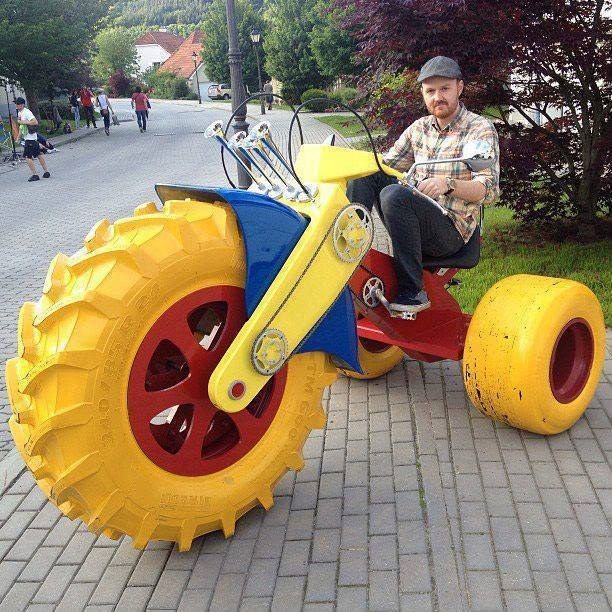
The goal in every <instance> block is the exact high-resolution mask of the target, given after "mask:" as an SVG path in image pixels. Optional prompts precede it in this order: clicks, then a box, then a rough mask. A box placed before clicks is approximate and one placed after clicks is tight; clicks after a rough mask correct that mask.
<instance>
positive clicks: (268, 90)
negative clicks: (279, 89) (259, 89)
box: [263, 79, 274, 110]
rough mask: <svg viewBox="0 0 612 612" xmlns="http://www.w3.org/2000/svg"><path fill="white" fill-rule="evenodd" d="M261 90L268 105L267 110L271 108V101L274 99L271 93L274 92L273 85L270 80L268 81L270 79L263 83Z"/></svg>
mask: <svg viewBox="0 0 612 612" xmlns="http://www.w3.org/2000/svg"><path fill="white" fill-rule="evenodd" d="M263 90H264V92H265V94H266V104H267V105H268V110H272V102H273V101H274V96H273V95H272V94H273V93H274V87H272V81H270V79H268V80H267V81H266V82H265V83H264V87H263Z"/></svg>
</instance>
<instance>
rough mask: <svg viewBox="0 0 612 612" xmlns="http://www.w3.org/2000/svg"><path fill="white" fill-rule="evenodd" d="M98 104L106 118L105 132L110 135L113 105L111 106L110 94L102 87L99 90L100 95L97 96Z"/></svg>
mask: <svg viewBox="0 0 612 612" xmlns="http://www.w3.org/2000/svg"><path fill="white" fill-rule="evenodd" d="M96 106H99V107H100V114H101V115H102V119H103V120H104V132H105V133H106V135H107V136H110V124H111V113H112V112H113V107H112V106H111V103H110V100H109V99H108V96H107V95H106V94H105V93H104V91H103V90H102V89H100V90H99V91H98V95H97V96H96Z"/></svg>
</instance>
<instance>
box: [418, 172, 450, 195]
mask: <svg viewBox="0 0 612 612" xmlns="http://www.w3.org/2000/svg"><path fill="white" fill-rule="evenodd" d="M417 189H418V190H419V191H420V192H421V193H424V194H425V195H427V196H429V197H430V198H434V199H435V198H438V197H439V196H441V195H443V194H444V193H446V192H447V191H448V187H447V185H446V179H445V178H442V177H432V178H426V179H424V180H422V181H420V182H419V184H418V185H417Z"/></svg>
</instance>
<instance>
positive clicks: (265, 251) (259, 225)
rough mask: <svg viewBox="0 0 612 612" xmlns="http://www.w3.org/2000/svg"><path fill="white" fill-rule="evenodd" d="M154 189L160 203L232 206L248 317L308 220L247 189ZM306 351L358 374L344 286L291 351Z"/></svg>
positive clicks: (351, 316)
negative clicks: (239, 239) (243, 256)
mask: <svg viewBox="0 0 612 612" xmlns="http://www.w3.org/2000/svg"><path fill="white" fill-rule="evenodd" d="M155 189H156V191H157V194H158V195H159V197H160V199H161V201H162V202H165V201H167V200H172V199H185V198H191V199H192V200H196V201H200V202H214V201H218V200H223V201H225V202H227V203H228V204H229V205H230V206H231V207H232V209H233V210H234V212H235V213H236V218H237V219H238V225H239V227H240V231H241V234H242V238H243V240H244V244H245V251H246V269H247V273H246V286H245V300H246V309H247V314H248V315H249V316H251V314H253V312H254V310H255V308H256V307H257V305H258V304H259V302H260V300H261V298H262V297H263V296H264V295H265V293H266V291H267V290H268V288H269V287H270V285H271V284H272V281H273V280H274V279H275V278H276V275H277V274H278V272H279V270H280V269H281V268H282V266H283V264H284V263H285V261H286V260H287V257H289V254H290V253H291V251H292V250H293V248H294V247H295V245H296V244H297V242H298V240H299V239H300V237H301V236H302V234H303V233H304V230H305V229H306V227H307V226H308V221H307V220H306V219H304V217H302V216H301V215H300V214H299V213H297V212H296V211H295V210H293V209H292V208H289V207H288V206H285V205H284V204H281V203H280V202H277V201H276V200H273V199H272V198H269V197H268V196H264V195H260V194H257V193H253V192H251V191H244V190H241V189H225V188H221V187H197V186H191V185H157V186H156V187H155ZM310 351H324V352H326V353H329V354H331V355H333V356H334V357H335V358H336V359H337V360H339V361H340V362H342V364H343V365H346V367H348V368H350V369H351V370H356V371H358V372H361V367H360V365H359V357H358V352H357V330H356V324H355V310H354V307H353V301H352V298H351V294H350V291H349V290H348V288H347V289H344V291H343V292H342V293H341V294H340V296H339V297H338V299H337V300H336V302H335V303H334V305H333V306H332V307H331V308H330V309H329V310H328V312H327V314H326V315H325V316H324V317H323V318H322V319H321V320H320V321H319V323H318V324H317V325H316V326H315V327H314V328H313V330H312V331H311V332H310V334H309V335H308V336H307V337H306V339H305V340H304V341H303V342H302V344H301V345H300V346H299V347H298V349H297V350H296V351H295V352H296V353H307V352H310Z"/></svg>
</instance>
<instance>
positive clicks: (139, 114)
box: [136, 110, 147, 131]
mask: <svg viewBox="0 0 612 612" xmlns="http://www.w3.org/2000/svg"><path fill="white" fill-rule="evenodd" d="M136 120H137V121H138V127H139V128H142V129H143V130H145V131H146V129H147V111H139V110H137V111H136Z"/></svg>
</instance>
